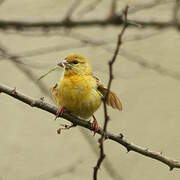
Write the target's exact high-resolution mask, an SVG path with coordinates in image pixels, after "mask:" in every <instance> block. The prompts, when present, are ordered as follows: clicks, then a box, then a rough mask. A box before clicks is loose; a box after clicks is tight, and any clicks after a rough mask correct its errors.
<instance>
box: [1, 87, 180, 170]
mask: <svg viewBox="0 0 180 180" xmlns="http://www.w3.org/2000/svg"><path fill="white" fill-rule="evenodd" d="M0 93H5V94H8V95H9V96H12V97H13V98H15V99H18V100H20V101H22V102H24V103H25V104H28V105H30V106H31V107H36V108H38V109H41V110H44V111H46V112H49V113H51V114H54V115H56V112H57V110H58V108H57V107H55V106H53V105H51V104H49V103H46V102H44V101H42V100H40V99H39V100H37V99H33V98H32V97H29V96H27V95H24V94H22V93H20V92H18V91H15V90H14V89H13V88H9V87H7V86H5V85H2V84H0ZM61 117H63V118H64V119H66V120H68V121H70V122H71V123H73V124H77V125H78V126H81V127H84V128H86V129H89V130H92V125H91V123H90V122H88V121H85V120H83V119H80V118H77V117H75V116H72V115H70V114H68V113H66V112H64V113H63V114H62V116H61ZM97 133H98V134H100V135H102V134H103V130H102V128H99V129H98V132H97ZM105 138H106V139H107V140H112V141H113V142H117V143H119V144H121V145H122V146H124V147H125V148H126V149H127V151H128V152H129V151H134V152H137V153H139V154H141V155H144V156H147V157H149V158H152V159H155V160H157V161H160V162H162V163H164V164H166V165H168V166H169V168H170V170H173V169H174V168H179V169H180V162H179V161H177V160H173V159H171V158H169V157H167V156H164V155H163V154H162V153H159V152H155V151H151V150H149V149H148V148H143V147H141V146H138V145H135V144H134V143H131V142H128V140H126V139H125V138H124V137H123V136H122V135H115V134H113V133H111V132H108V131H106V133H105Z"/></svg>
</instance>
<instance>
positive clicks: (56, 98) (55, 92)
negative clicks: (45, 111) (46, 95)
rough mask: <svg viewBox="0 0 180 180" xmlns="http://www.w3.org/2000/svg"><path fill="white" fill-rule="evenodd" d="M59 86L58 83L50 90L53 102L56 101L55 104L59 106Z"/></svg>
mask: <svg viewBox="0 0 180 180" xmlns="http://www.w3.org/2000/svg"><path fill="white" fill-rule="evenodd" d="M57 86H58V85H57V83H56V84H55V85H54V86H53V87H51V88H50V92H51V95H52V98H53V100H54V102H55V103H56V104H58V89H57Z"/></svg>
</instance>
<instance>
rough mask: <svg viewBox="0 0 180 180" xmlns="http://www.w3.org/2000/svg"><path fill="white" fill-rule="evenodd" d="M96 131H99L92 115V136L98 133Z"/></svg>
mask: <svg viewBox="0 0 180 180" xmlns="http://www.w3.org/2000/svg"><path fill="white" fill-rule="evenodd" d="M98 129H99V125H98V122H97V120H96V118H95V116H94V115H93V122H92V130H93V132H94V135H93V136H95V134H96V133H97V132H98Z"/></svg>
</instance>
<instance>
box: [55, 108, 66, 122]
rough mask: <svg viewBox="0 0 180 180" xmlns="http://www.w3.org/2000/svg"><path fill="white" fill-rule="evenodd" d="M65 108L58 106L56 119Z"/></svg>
mask: <svg viewBox="0 0 180 180" xmlns="http://www.w3.org/2000/svg"><path fill="white" fill-rule="evenodd" d="M64 110H65V108H64V107H59V108H58V110H57V112H56V117H55V120H56V119H57V118H58V117H59V116H62V114H63V112H64Z"/></svg>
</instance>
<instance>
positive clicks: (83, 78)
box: [51, 54, 122, 133]
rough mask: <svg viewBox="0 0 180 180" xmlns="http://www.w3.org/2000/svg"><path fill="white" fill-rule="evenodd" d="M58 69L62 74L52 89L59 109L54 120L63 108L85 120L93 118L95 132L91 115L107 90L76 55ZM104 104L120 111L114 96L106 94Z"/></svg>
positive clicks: (63, 62) (81, 57)
mask: <svg viewBox="0 0 180 180" xmlns="http://www.w3.org/2000/svg"><path fill="white" fill-rule="evenodd" d="M58 66H60V67H63V68H64V71H63V74H62V76H61V79H60V82H59V84H56V85H55V86H53V87H52V88H51V94H52V97H53V99H54V101H55V102H56V103H57V105H58V106H59V108H58V111H57V114H56V118H57V117H58V116H59V115H62V113H63V111H64V109H66V110H67V111H68V112H69V113H71V114H72V115H75V116H78V117H81V118H83V119H88V118H89V117H91V116H92V117H93V123H92V129H93V130H94V132H95V133H96V132H97V130H98V123H97V120H96V118H95V116H94V115H93V114H94V112H95V111H96V110H97V109H98V108H99V107H100V105H101V103H102V98H103V97H104V96H105V95H106V93H107V91H108V90H107V88H106V87H104V85H103V84H102V83H101V82H100V80H99V79H98V78H97V77H95V76H94V75H93V73H92V68H91V66H90V64H89V63H88V59H87V58H86V57H84V56H82V55H79V54H71V55H69V56H67V57H66V58H65V59H64V60H63V61H62V62H60V63H59V64H58ZM106 103H107V105H109V106H111V107H112V108H115V109H118V110H120V111H121V110H122V104H121V101H120V100H119V98H118V97H117V96H116V94H115V93H113V92H112V91H109V93H108V96H107V99H106Z"/></svg>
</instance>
